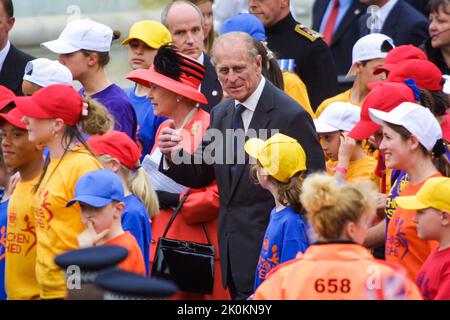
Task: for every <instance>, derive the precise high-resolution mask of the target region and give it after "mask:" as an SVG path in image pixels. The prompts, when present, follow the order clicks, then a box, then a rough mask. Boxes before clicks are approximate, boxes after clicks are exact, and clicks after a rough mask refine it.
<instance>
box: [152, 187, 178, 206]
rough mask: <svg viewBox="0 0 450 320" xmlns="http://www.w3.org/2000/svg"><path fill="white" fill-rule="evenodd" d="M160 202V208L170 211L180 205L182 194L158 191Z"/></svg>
mask: <svg viewBox="0 0 450 320" xmlns="http://www.w3.org/2000/svg"><path fill="white" fill-rule="evenodd" d="M156 194H157V195H158V200H159V208H160V209H161V210H163V209H170V208H175V207H177V206H178V204H179V203H180V194H178V193H170V192H165V191H156Z"/></svg>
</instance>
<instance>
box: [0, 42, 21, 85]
mask: <svg viewBox="0 0 450 320" xmlns="http://www.w3.org/2000/svg"><path fill="white" fill-rule="evenodd" d="M14 51H15V48H14V47H13V45H12V44H11V48H10V49H9V52H8V55H7V56H6V59H5V62H4V63H3V67H2V71H1V72H0V82H1V83H3V84H4V86H5V87H9V88H12V87H15V86H17V82H18V81H17V80H18V76H17V70H16V61H15V60H14V56H15V54H14ZM13 91H14V90H13Z"/></svg>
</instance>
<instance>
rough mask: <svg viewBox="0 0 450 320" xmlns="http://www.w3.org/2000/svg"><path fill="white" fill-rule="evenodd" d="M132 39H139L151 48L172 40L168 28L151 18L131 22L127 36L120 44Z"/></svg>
mask: <svg viewBox="0 0 450 320" xmlns="http://www.w3.org/2000/svg"><path fill="white" fill-rule="evenodd" d="M133 39H138V40H141V41H143V42H145V43H146V44H147V45H148V46H149V47H151V48H153V49H159V47H161V46H163V45H165V44H168V43H171V42H172V36H171V35H170V32H169V30H167V28H166V27H165V26H163V25H162V24H161V23H159V22H157V21H153V20H143V21H138V22H136V23H135V24H133V25H132V26H131V29H130V34H129V35H128V38H126V39H125V40H124V41H123V42H122V45H123V46H125V45H127V44H128V43H129V42H130V41H131V40H133Z"/></svg>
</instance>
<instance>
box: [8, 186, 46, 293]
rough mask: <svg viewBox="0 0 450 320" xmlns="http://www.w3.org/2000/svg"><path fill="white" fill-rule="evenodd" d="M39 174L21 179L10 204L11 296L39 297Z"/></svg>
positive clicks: (9, 282) (9, 272) (9, 276)
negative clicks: (36, 207)
mask: <svg viewBox="0 0 450 320" xmlns="http://www.w3.org/2000/svg"><path fill="white" fill-rule="evenodd" d="M38 181H39V177H36V179H34V180H32V181H28V182H19V183H18V184H17V185H16V187H15V189H14V192H13V194H12V195H11V197H10V199H9V204H8V236H7V240H6V241H7V248H8V250H7V252H6V265H5V289H6V294H7V296H8V299H9V300H34V299H39V285H38V283H37V280H36V271H35V269H36V243H37V237H36V226H35V223H34V202H33V198H34V194H33V188H34V186H35V185H36V184H37V182H38Z"/></svg>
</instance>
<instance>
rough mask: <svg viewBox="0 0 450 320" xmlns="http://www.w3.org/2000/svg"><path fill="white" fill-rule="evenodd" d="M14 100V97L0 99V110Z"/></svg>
mask: <svg viewBox="0 0 450 320" xmlns="http://www.w3.org/2000/svg"><path fill="white" fill-rule="evenodd" d="M13 102H14V98H6V99H0V111H1V110H3V109H4V108H6V107H7V106H8V105H9V104H10V103H13Z"/></svg>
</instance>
